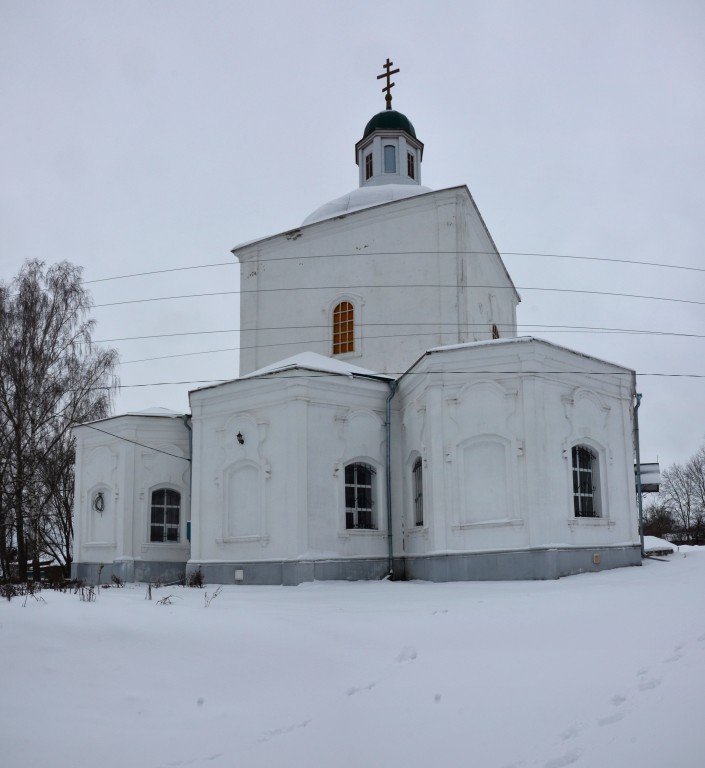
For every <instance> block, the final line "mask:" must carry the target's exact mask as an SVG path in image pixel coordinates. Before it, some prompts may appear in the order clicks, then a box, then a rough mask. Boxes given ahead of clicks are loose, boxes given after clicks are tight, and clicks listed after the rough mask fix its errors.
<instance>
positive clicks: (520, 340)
mask: <svg viewBox="0 0 705 768" xmlns="http://www.w3.org/2000/svg"><path fill="white" fill-rule="evenodd" d="M530 342H539V343H540V344H546V345H547V346H549V347H553V348H554V349H561V350H564V351H565V352H570V353H571V354H573V355H578V356H579V357H584V358H586V359H587V360H596V361H597V362H599V363H604V364H605V365H611V366H612V367H614V368H620V369H621V370H623V371H628V372H629V373H633V371H632V369H631V368H625V366H623V365H619V364H618V363H613V362H611V361H609V360H604V359H603V358H601V357H595V356H594V355H588V354H586V353H585V352H579V351H578V350H575V349H571V348H570V347H564V346H562V345H561V344H554V343H553V342H552V341H546V339H538V338H536V336H514V337H511V338H503V339H485V340H484V341H467V342H465V343H464V344H448V345H447V346H445V347H432V348H431V349H428V350H426V354H431V353H433V352H448V351H450V350H452V349H465V348H466V347H467V348H468V349H469V348H472V347H483V346H490V345H491V346H496V345H499V344H528V343H530ZM417 362H418V360H417ZM414 365H416V363H414ZM412 367H413V366H412Z"/></svg>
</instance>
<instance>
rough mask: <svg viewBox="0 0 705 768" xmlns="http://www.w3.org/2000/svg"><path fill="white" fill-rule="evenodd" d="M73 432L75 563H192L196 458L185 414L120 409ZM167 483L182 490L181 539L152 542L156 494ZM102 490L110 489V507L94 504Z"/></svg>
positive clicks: (107, 496) (106, 501)
mask: <svg viewBox="0 0 705 768" xmlns="http://www.w3.org/2000/svg"><path fill="white" fill-rule="evenodd" d="M94 427H97V429H96V428H94ZM106 433H110V434H106ZM74 435H75V436H76V481H75V482H76V486H75V500H74V518H75V521H76V524H75V530H74V562H75V563H105V564H108V563H112V562H116V561H127V560H143V561H154V562H161V561H169V562H174V561H182V562H184V563H185V562H186V560H187V559H188V553H189V544H188V541H187V537H186V523H187V521H188V520H189V516H190V508H189V501H190V499H189V496H190V494H189V473H190V469H189V466H190V465H189V462H188V461H187V459H188V455H189V437H188V430H187V429H186V427H185V426H184V423H183V421H182V420H181V419H180V418H171V417H163V416H142V415H125V416H116V417H115V418H112V419H105V420H103V421H100V422H96V423H95V424H93V425H82V426H79V427H76V428H75V429H74ZM167 454H171V455H167ZM165 487H167V488H171V489H173V490H176V491H178V492H179V493H180V494H181V510H180V519H179V541H178V543H171V542H169V543H152V542H150V530H149V524H150V504H151V493H152V491H153V490H155V489H157V488H165ZM97 492H102V493H103V499H104V504H105V508H104V510H103V512H97V511H96V510H95V509H93V499H94V496H95V494H96V493H97Z"/></svg>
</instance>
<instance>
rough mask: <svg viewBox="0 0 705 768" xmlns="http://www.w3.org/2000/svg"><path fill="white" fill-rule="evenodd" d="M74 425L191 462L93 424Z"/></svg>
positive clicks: (78, 423)
mask: <svg viewBox="0 0 705 768" xmlns="http://www.w3.org/2000/svg"><path fill="white" fill-rule="evenodd" d="M129 415H130V414H120V416H129ZM113 418H117V417H113ZM73 423H74V424H76V426H81V427H87V428H88V429H94V430H95V431H96V432H102V433H103V434H104V435H109V436H110V437H115V438H117V439H118V440H124V441H125V442H126V443H132V444H133V445H139V446H140V447H141V448H148V449H149V450H150V451H156V452H157V453H163V454H165V455H166V456H171V457H173V458H174V459H182V460H183V461H188V462H190V461H191V459H190V458H187V457H185V456H178V455H177V454H175V453H169V451H163V450H162V449H161V448H155V447H154V446H153V445H147V444H146V443H140V442H139V440H132V439H130V438H129V437H125V436H124V435H116V434H114V433H113V432H108V431H107V430H105V429H100V427H96V426H94V425H93V424H81V422H79V421H74V422H73Z"/></svg>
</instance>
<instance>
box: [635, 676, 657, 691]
mask: <svg viewBox="0 0 705 768" xmlns="http://www.w3.org/2000/svg"><path fill="white" fill-rule="evenodd" d="M659 685H661V681H660V680H659V679H658V678H657V677H651V678H649V679H648V680H644V681H643V682H641V683H639V690H640V691H651V690H652V689H654V688H656V687H657V686H659Z"/></svg>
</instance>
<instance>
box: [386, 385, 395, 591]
mask: <svg viewBox="0 0 705 768" xmlns="http://www.w3.org/2000/svg"><path fill="white" fill-rule="evenodd" d="M396 391H397V382H396V380H393V381H390V382H389V396H388V397H387V411H386V419H387V422H386V428H387V467H386V471H387V530H388V532H389V578H390V579H393V578H394V543H393V541H392V398H393V397H394V394H395V392H396Z"/></svg>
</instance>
